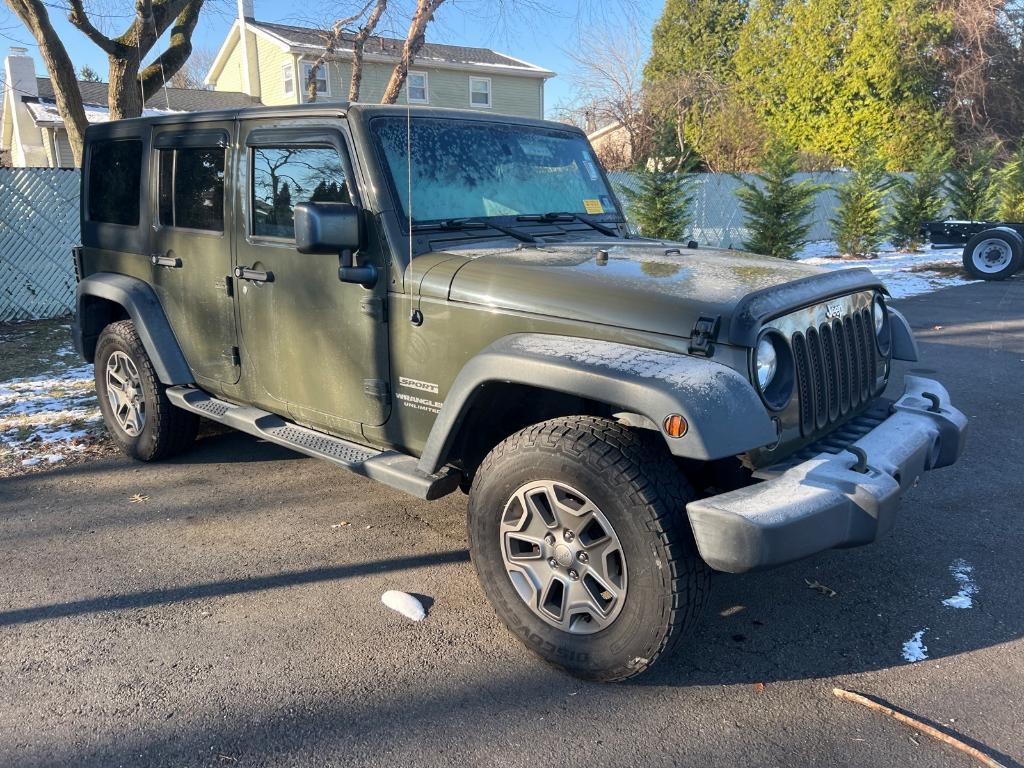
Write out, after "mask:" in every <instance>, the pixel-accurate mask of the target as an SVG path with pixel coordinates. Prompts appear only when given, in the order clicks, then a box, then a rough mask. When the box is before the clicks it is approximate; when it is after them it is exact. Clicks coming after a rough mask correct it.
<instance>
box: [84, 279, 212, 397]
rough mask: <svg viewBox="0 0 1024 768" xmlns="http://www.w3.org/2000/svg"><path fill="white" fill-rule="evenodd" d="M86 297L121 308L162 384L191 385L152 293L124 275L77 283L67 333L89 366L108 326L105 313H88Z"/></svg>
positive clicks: (88, 304)
mask: <svg viewBox="0 0 1024 768" xmlns="http://www.w3.org/2000/svg"><path fill="white" fill-rule="evenodd" d="M89 297H95V298H97V299H104V300H106V301H109V302H113V303H114V304H117V305H119V306H120V307H123V308H124V310H125V312H127V313H128V317H130V318H131V320H132V322H133V323H134V324H135V331H136V333H138V334H139V338H140V339H141V340H142V346H144V347H145V348H146V354H148V355H149V359H150V361H151V362H152V363H153V368H154V370H155V371H156V375H157V377H158V378H159V379H160V381H161V382H162V383H163V384H166V385H168V386H171V385H175V384H194V383H195V382H194V380H193V378H192V371H191V370H190V369H189V367H188V363H187V362H186V361H185V356H184V355H183V354H182V353H181V347H180V346H179V345H178V340H177V339H176V338H175V337H174V332H173V331H172V330H171V325H170V323H168V322H167V316H166V315H165V314H164V310H163V307H161V306H160V301H159V300H158V299H157V297H156V293H155V292H154V291H153V289H152V288H151V287H150V286H149V285H148V284H147V283H145V282H143V281H142V280H139V279H138V278H135V277H130V276H128V275H119V274H114V273H112V272H96V273H95V274H92V275H89V276H88V277H86V278H83V279H82V281H81V282H79V283H78V288H77V289H76V291H75V307H76V312H75V321H74V323H73V324H72V326H71V332H72V336H73V338H74V343H75V349H77V350H78V351H79V353H80V354H81V355H82V357H83V358H85V360H87V361H88V362H90V363H91V362H92V361H93V360H94V359H95V356H96V340H97V338H98V337H99V335H100V332H101V331H102V330H103V328H104V327H105V326H106V324H107V322H108V318H107V315H106V314H105V313H103V312H96V311H92V306H95V305H91V302H90V301H89Z"/></svg>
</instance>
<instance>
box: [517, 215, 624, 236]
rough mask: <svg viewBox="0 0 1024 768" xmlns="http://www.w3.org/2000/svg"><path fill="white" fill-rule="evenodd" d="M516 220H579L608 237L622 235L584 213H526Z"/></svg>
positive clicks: (550, 221) (549, 221)
mask: <svg viewBox="0 0 1024 768" xmlns="http://www.w3.org/2000/svg"><path fill="white" fill-rule="evenodd" d="M516 221H542V222H544V223H545V224H553V223H554V222H557V221H578V222H580V223H581V224H586V225H587V226H588V227H590V228H591V229H595V230H597V231H598V232H600V233H601V234H602V235H608V237H621V235H620V234H619V233H618V232H617V231H615V230H614V229H612V228H611V227H609V226H607V225H606V224H602V223H601V222H599V221H594V220H593V219H592V218H590V217H589V216H585V215H584V214H582V213H569V212H568V211H549V212H548V213H524V214H522V215H520V216H516Z"/></svg>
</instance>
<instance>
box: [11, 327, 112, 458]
mask: <svg viewBox="0 0 1024 768" xmlns="http://www.w3.org/2000/svg"><path fill="white" fill-rule="evenodd" d="M55 354H56V358H57V362H56V363H54V364H53V365H52V367H50V369H49V370H47V371H46V372H45V373H43V374H42V375H39V376H30V377H24V378H16V379H9V380H7V381H0V457H2V456H4V455H12V454H13V455H14V456H19V457H22V462H21V463H22V464H23V465H24V466H34V465H35V464H38V463H39V462H40V461H47V462H49V463H56V462H59V461H63V460H64V458H65V456H66V454H67V453H69V452H72V451H80V450H83V449H84V446H82V445H80V443H81V442H82V441H83V440H88V439H89V438H91V437H93V436H94V435H95V434H96V433H97V432H98V428H99V426H100V422H101V420H102V416H101V415H100V410H99V407H98V404H97V402H96V390H95V384H94V381H93V367H92V366H91V365H72V364H71V363H72V362H76V361H77V359H76V358H74V357H72V355H73V354H74V353H73V352H72V351H71V349H70V346H65V347H61V348H60V349H58V350H57V351H56V353H55ZM55 449H59V450H55Z"/></svg>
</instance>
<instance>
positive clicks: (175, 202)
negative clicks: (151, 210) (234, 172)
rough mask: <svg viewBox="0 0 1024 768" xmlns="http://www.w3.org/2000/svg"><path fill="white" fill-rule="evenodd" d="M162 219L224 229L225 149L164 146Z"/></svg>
mask: <svg viewBox="0 0 1024 768" xmlns="http://www.w3.org/2000/svg"><path fill="white" fill-rule="evenodd" d="M158 207H159V216H160V223H161V224H162V225H163V226H165V227H181V228H183V229H203V230H207V231H210V232H223V231H224V149H223V148H217V149H192V148H189V149H163V150H160V188H159V206H158Z"/></svg>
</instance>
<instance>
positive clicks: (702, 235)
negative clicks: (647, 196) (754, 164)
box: [608, 171, 849, 248]
mask: <svg viewBox="0 0 1024 768" xmlns="http://www.w3.org/2000/svg"><path fill="white" fill-rule="evenodd" d="M608 176H609V178H610V179H611V181H612V184H613V185H614V186H615V187H616V191H618V189H621V188H622V187H627V188H629V189H633V190H637V189H638V187H639V184H638V181H637V178H636V176H635V175H633V174H631V173H628V172H624V171H619V172H615V173H609V174H608ZM848 176H849V173H848V172H846V171H830V172H822V173H799V174H797V175H796V180H797V181H804V180H809V181H813V182H814V183H815V184H818V185H819V186H820V187H821V191H820V192H818V194H817V195H816V196H815V199H814V212H813V213H812V214H811V217H810V219H809V220H810V223H811V229H810V232H808V233H807V239H808V240H811V241H813V240H831V239H832V224H831V220H832V218H833V217H834V216H835V213H836V208H837V206H838V202H837V200H836V193H835V188H836V187H837V186H839V185H840V184H842V183H843V182H844V181H845V180H846V178H847V177H848ZM691 178H692V191H693V194H694V200H693V207H692V208H691V210H690V214H691V216H692V218H693V228H692V232H691V234H690V237H692V238H693V239H694V240H696V241H697V242H699V243H701V244H702V245H713V246H720V247H724V248H729V247H733V246H735V247H741V246H742V243H743V241H744V240H745V239H746V238H747V229H746V226H745V221H744V219H745V216H744V213H743V209H742V208H740V204H739V200H738V199H737V197H736V190H737V189H738V188H739V187H740V185H741V182H740V179H750V178H752V176H751V175H750V174H739V177H738V178H737V176H733V175H732V174H729V173H697V174H694V175H693V176H692V177H691ZM623 198H624V196H621V195H620V199H622V202H623V205H626V206H627V209H628V201H626V200H625V199H623Z"/></svg>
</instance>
